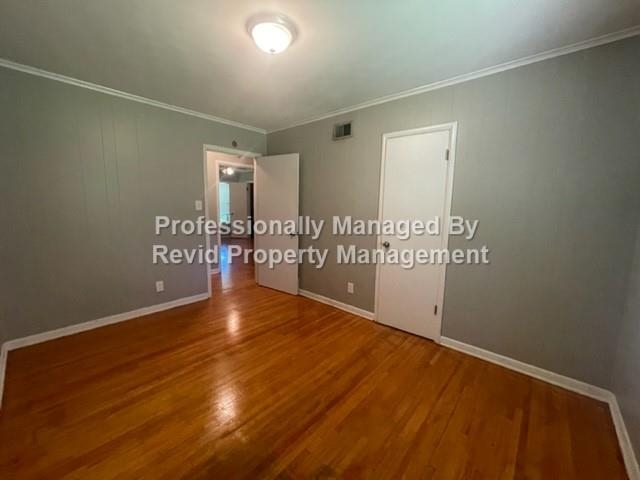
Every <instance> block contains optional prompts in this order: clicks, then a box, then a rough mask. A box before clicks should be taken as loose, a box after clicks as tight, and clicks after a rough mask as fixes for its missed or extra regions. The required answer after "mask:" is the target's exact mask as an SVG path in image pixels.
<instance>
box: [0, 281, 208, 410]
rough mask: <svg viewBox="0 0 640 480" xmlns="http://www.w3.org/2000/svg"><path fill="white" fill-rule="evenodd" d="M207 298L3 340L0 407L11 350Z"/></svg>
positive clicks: (187, 299)
mask: <svg viewBox="0 0 640 480" xmlns="http://www.w3.org/2000/svg"><path fill="white" fill-rule="evenodd" d="M207 298H209V294H208V293H201V294H198V295H193V296H191V297H184V298H179V299H177V300H172V301H170V302H166V303H160V304H158V305H151V306H149V307H143V308H139V309H137V310H132V311H130V312H124V313H118V314H116V315H110V316H108V317H103V318H99V319H97V320H90V321H88V322H84V323H78V324H76V325H69V326H68V327H64V328H58V329H56V330H50V331H48V332H42V333H37V334H35V335H29V336H28V337H23V338H16V339H15V340H9V341H8V342H4V343H3V344H2V346H1V347H0V407H2V396H3V392H4V377H5V373H6V369H7V356H8V353H9V352H10V351H11V350H16V349H18V348H23V347H28V346H30V345H36V344H38V343H43V342H47V341H49V340H54V339H56V338H61V337H66V336H68V335H74V334H76V333H80V332H86V331H88V330H93V329H95V328H100V327H105V326H107V325H112V324H114V323H120V322H125V321H127V320H132V319H134V318H138V317H142V316H145V315H150V314H152V313H157V312H162V311H164V310H169V309H171V308H175V307H180V306H182V305H188V304H190V303H194V302H200V301H202V300H206V299H207Z"/></svg>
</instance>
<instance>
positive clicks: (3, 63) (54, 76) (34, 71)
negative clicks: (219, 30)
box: [0, 58, 267, 134]
mask: <svg viewBox="0 0 640 480" xmlns="http://www.w3.org/2000/svg"><path fill="white" fill-rule="evenodd" d="M0 67H4V68H8V69H10V70H17V71H19V72H23V73H28V74H29V75H35V76H37V77H43V78H48V79H49V80H55V81H56V82H62V83H66V84H69V85H74V86H76V87H80V88H85V89H87V90H93V91H94V92H100V93H104V94H106V95H111V96H113V97H119V98H124V99H125V100H131V101H133V102H138V103H144V104H145V105H150V106H152V107H157V108H163V109H165V110H170V111H172V112H177V113H182V114H183V115H189V116H191V117H197V118H201V119H203V120H209V121H211V122H216V123H222V124H224V125H229V126H231V127H237V128H241V129H243V130H250V131H252V132H257V133H262V134H266V133H267V131H266V130H265V129H263V128H258V127H254V126H251V125H245V124H244V123H239V122H234V121H233V120H227V119H226V118H221V117H215V116H213V115H208V114H206V113H202V112H196V111H195V110H189V109H188V108H183V107H178V106H176V105H170V104H168V103H164V102H159V101H157V100H152V99H150V98H146V97H141V96H139V95H134V94H132V93H127V92H122V91H120V90H115V89H113V88H109V87H104V86H102V85H98V84H96V83H91V82H85V81H84V80H79V79H77V78H72V77H67V76H66V75H61V74H59V73H53V72H49V71H47V70H42V69H40V68H36V67H31V66H29V65H23V64H21V63H17V62H13V61H11V60H7V59H6V58H0Z"/></svg>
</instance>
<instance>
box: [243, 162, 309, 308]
mask: <svg viewBox="0 0 640 480" xmlns="http://www.w3.org/2000/svg"><path fill="white" fill-rule="evenodd" d="M299 160H300V155H299V154H297V153H290V154H287V155H271V156H268V157H258V158H256V160H255V162H256V168H255V177H254V182H255V184H254V187H255V192H254V203H255V207H254V214H255V219H254V221H255V222H258V221H264V222H267V223H269V222H270V221H272V220H279V221H281V222H285V221H287V220H293V221H295V222H297V221H298V182H299ZM254 248H255V249H256V250H259V249H264V250H269V249H277V250H281V251H282V252H285V251H286V250H288V249H294V250H297V249H298V236H297V235H289V234H282V235H270V234H261V235H259V234H257V233H255V235H254ZM256 281H257V282H258V285H262V286H264V287H269V288H274V289H276V290H280V291H283V292H286V293H291V294H293V295H297V294H298V264H297V263H294V264H288V263H284V262H283V263H280V264H278V265H275V266H274V267H273V268H269V265H268V264H256Z"/></svg>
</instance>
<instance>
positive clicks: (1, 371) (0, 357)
mask: <svg viewBox="0 0 640 480" xmlns="http://www.w3.org/2000/svg"><path fill="white" fill-rule="evenodd" d="M8 353H9V352H8V350H7V346H6V344H4V343H3V344H2V345H0V408H2V393H3V392H4V376H5V372H6V370H7V354H8Z"/></svg>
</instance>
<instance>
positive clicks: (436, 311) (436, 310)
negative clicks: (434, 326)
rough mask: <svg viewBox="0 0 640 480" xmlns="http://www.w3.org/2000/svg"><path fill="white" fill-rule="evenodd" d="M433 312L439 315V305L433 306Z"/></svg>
mask: <svg viewBox="0 0 640 480" xmlns="http://www.w3.org/2000/svg"><path fill="white" fill-rule="evenodd" d="M433 314H434V315H437V314H438V305H434V306H433Z"/></svg>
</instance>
